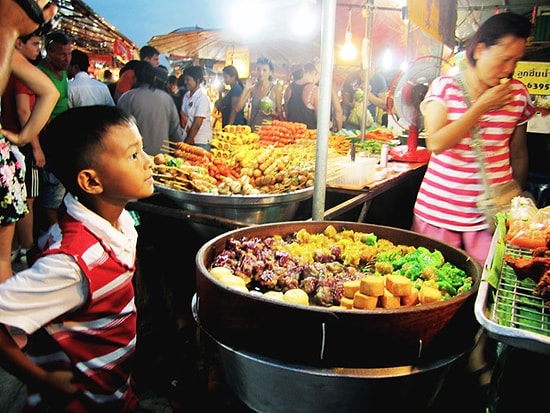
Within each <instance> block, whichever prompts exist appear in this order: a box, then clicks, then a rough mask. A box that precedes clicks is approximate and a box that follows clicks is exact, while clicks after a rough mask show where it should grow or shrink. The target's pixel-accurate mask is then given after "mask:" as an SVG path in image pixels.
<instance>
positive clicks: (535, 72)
mask: <svg viewBox="0 0 550 413" xmlns="http://www.w3.org/2000/svg"><path fill="white" fill-rule="evenodd" d="M514 79H517V80H521V81H522V82H523V83H524V84H525V86H527V89H528V90H529V93H530V94H531V95H550V63H548V62H518V63H517V65H516V70H515V71H514Z"/></svg>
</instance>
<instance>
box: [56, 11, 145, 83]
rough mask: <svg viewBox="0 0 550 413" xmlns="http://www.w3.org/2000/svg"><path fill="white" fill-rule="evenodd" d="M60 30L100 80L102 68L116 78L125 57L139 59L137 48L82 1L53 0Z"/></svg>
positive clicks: (126, 58) (124, 61)
mask: <svg viewBox="0 0 550 413" xmlns="http://www.w3.org/2000/svg"><path fill="white" fill-rule="evenodd" d="M56 4H57V5H58V8H59V11H58V16H59V25H58V27H57V30H61V31H63V32H65V33H66V34H67V35H69V36H70V37H71V38H72V39H73V44H74V46H75V47H76V48H78V49H81V50H82V51H84V52H86V53H87V54H88V56H89V58H90V66H91V67H92V68H93V70H92V72H91V73H92V74H93V75H94V76H95V77H96V78H97V79H103V72H104V71H105V70H106V69H109V70H111V72H113V74H114V80H115V81H116V80H118V71H119V69H120V68H121V67H122V66H124V64H126V62H128V61H129V60H132V59H138V58H139V47H138V46H137V45H136V44H135V43H134V42H133V41H132V40H130V39H128V38H127V37H126V36H124V35H123V34H122V33H120V32H119V31H118V30H117V29H116V27H114V26H113V25H112V24H110V23H109V22H107V21H106V20H105V19H104V18H103V17H101V16H100V15H99V14H97V13H96V12H95V11H94V10H93V9H92V8H91V7H89V6H88V5H87V4H86V3H85V2H84V1H82V0H62V1H58V2H56Z"/></svg>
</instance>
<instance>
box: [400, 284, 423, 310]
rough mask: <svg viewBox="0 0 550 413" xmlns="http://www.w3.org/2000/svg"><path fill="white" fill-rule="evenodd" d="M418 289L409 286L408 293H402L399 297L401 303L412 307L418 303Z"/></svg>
mask: <svg viewBox="0 0 550 413" xmlns="http://www.w3.org/2000/svg"><path fill="white" fill-rule="evenodd" d="M419 302H420V301H419V299H418V290H417V289H416V288H415V287H412V288H411V293H410V295H404V296H402V297H401V305H402V306H403V307H413V306H415V305H417V304H418V303H419Z"/></svg>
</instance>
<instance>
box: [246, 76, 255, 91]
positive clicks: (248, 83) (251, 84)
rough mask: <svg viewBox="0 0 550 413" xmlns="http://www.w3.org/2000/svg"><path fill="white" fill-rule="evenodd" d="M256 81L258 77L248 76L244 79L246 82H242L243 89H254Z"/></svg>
mask: <svg viewBox="0 0 550 413" xmlns="http://www.w3.org/2000/svg"><path fill="white" fill-rule="evenodd" d="M257 82H258V79H256V78H254V77H249V78H248V79H246V82H245V84H244V89H247V90H250V89H254V86H256V83H257Z"/></svg>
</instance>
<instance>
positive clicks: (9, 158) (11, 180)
mask: <svg viewBox="0 0 550 413" xmlns="http://www.w3.org/2000/svg"><path fill="white" fill-rule="evenodd" d="M23 163H24V159H23V155H22V154H21V152H19V150H17V148H16V147H14V148H13V149H12V148H11V146H10V144H9V143H8V142H7V141H6V140H5V139H4V137H0V225H6V224H11V223H13V222H17V221H18V220H19V219H21V218H22V217H23V216H25V215H26V214H28V213H29V208H28V205H27V196H26V192H27V190H26V188H25V176H24V173H25V170H24V164H23Z"/></svg>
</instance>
